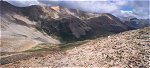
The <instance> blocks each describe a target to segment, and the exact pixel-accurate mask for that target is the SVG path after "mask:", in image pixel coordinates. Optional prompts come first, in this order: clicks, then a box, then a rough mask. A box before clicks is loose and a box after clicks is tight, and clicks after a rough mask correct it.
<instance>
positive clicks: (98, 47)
mask: <svg viewBox="0 0 150 68" xmlns="http://www.w3.org/2000/svg"><path fill="white" fill-rule="evenodd" d="M41 54H43V53H41ZM149 57H150V27H146V28H142V29H137V30H132V31H126V32H122V33H119V34H114V35H110V36H108V37H101V38H97V39H94V40H90V41H88V42H86V43H84V44H81V45H80V46H78V47H74V48H73V49H69V50H66V51H65V52H63V51H54V52H53V53H52V54H47V55H44V56H43V57H37V56H35V57H32V58H30V59H29V60H22V61H19V62H17V63H11V64H6V65H2V67H52V68H60V67H96V68H149V67H150V65H149V64H150V63H149V61H150V59H149ZM14 59H15V58H14Z"/></svg>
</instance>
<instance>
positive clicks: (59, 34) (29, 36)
mask: <svg viewBox="0 0 150 68" xmlns="http://www.w3.org/2000/svg"><path fill="white" fill-rule="evenodd" d="M0 4H1V5H0V8H1V9H0V10H1V11H0V12H1V14H0V17H1V41H2V44H1V47H2V49H1V51H24V50H26V49H28V48H30V47H33V46H35V45H37V44H39V43H52V44H59V43H60V41H65V42H69V41H77V40H83V39H87V38H91V37H93V36H99V35H103V34H112V33H118V32H122V31H125V30H127V27H126V26H125V25H123V24H122V22H121V21H120V20H119V19H118V18H117V17H115V16H113V15H111V14H107V13H105V14H94V13H86V12H84V11H80V10H77V9H69V8H64V7H60V6H52V7H50V6H39V5H33V6H28V7H16V6H13V5H11V4H9V3H7V2H4V1H0ZM12 40H13V41H12ZM18 41H20V42H19V43H17V42H18ZM26 43H28V44H26ZM30 43H31V44H30ZM28 45H32V46H29V47H28ZM8 47H9V48H8ZM16 49H21V50H16Z"/></svg>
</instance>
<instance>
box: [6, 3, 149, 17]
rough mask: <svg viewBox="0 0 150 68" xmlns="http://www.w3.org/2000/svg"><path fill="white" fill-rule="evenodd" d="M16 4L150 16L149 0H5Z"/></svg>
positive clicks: (116, 14) (124, 15)
mask: <svg viewBox="0 0 150 68" xmlns="http://www.w3.org/2000/svg"><path fill="white" fill-rule="evenodd" d="M4 1H7V2H9V3H11V4H13V5H15V6H19V7H25V6H31V5H48V6H56V5H59V6H63V7H67V8H74V9H80V10H83V11H87V12H97V13H112V14H113V15H115V16H118V17H128V16H131V17H137V18H144V19H146V18H150V14H149V12H150V9H149V7H150V5H149V4H150V1H149V0H4Z"/></svg>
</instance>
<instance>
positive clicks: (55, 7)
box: [51, 6, 60, 12]
mask: <svg viewBox="0 0 150 68" xmlns="http://www.w3.org/2000/svg"><path fill="white" fill-rule="evenodd" d="M51 9H53V10H55V11H57V12H59V11H60V6H52V7H51Z"/></svg>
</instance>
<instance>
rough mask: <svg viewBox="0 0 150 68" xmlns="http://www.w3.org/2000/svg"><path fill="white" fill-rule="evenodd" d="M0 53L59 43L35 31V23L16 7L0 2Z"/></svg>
mask: <svg viewBox="0 0 150 68" xmlns="http://www.w3.org/2000/svg"><path fill="white" fill-rule="evenodd" d="M0 10H1V11H0V19H1V22H0V23H1V51H2V52H3V51H4V52H5V51H7V52H14V51H24V50H27V49H29V48H31V47H33V46H35V45H37V44H39V43H42V42H45V43H53V44H59V43H60V42H59V41H58V40H56V39H53V38H52V37H50V36H48V35H47V34H46V33H42V32H40V31H39V30H37V29H36V25H35V24H36V22H34V21H32V20H29V19H28V18H27V17H26V16H24V14H23V13H22V12H21V10H20V9H19V8H18V7H15V6H13V5H11V4H9V3H7V2H2V1H0Z"/></svg>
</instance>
